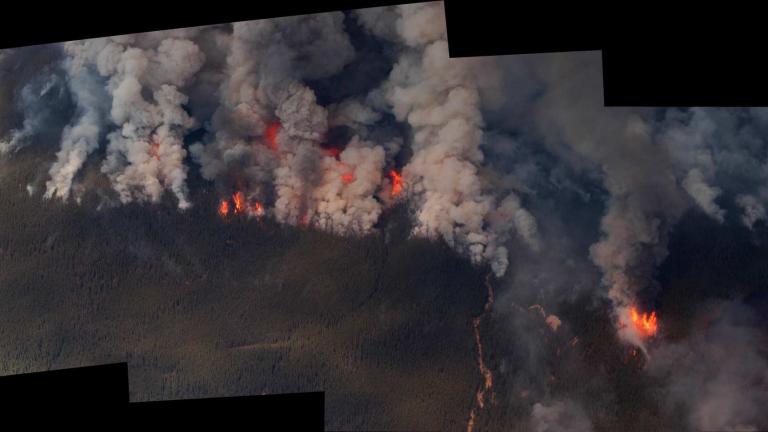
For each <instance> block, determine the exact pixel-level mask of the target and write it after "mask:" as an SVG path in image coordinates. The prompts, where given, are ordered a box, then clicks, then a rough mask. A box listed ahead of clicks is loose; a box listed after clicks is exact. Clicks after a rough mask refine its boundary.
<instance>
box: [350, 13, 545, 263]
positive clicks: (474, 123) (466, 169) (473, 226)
mask: <svg viewBox="0 0 768 432" xmlns="http://www.w3.org/2000/svg"><path fill="white" fill-rule="evenodd" d="M359 15H360V16H361V21H362V22H363V23H364V24H367V25H368V28H369V30H370V31H372V32H374V33H376V34H378V35H380V36H383V37H394V38H395V40H397V41H398V42H399V43H400V44H402V52H401V54H400V57H399V59H398V60H397V63H396V64H395V66H394V69H393V70H392V72H391V74H390V77H389V80H388V81H387V82H386V83H385V84H384V85H383V87H382V88H381V89H380V94H374V95H373V96H374V100H375V98H376V97H377V96H378V97H380V98H381V99H383V101H379V102H378V103H379V104H380V105H387V106H388V107H390V108H391V109H392V112H393V114H394V115H395V117H396V118H397V119H398V120H400V121H407V122H408V124H410V126H411V127H412V129H413V134H414V135H413V142H412V149H413V157H412V159H411V160H410V161H409V162H408V164H407V165H406V166H405V167H404V168H403V176H404V179H405V183H406V184H407V185H408V186H409V194H410V196H411V199H412V200H414V205H415V206H416V207H417V209H418V210H417V213H416V226H415V228H414V231H413V232H414V234H415V235H419V236H425V237H438V236H439V237H442V238H443V239H444V240H445V241H446V242H447V243H448V244H450V245H451V246H453V247H454V248H456V249H457V250H459V251H462V252H465V253H466V254H468V255H469V257H470V258H471V259H472V261H473V262H475V263H480V262H485V261H487V262H490V263H491V266H492V267H493V270H494V272H495V273H496V275H497V276H501V275H503V274H504V273H505V272H506V269H507V265H508V258H507V249H506V247H505V246H504V242H505V240H506V239H507V235H508V231H509V229H511V228H514V229H516V230H517V231H518V232H519V233H520V234H521V235H522V237H523V239H524V240H526V241H527V242H528V244H529V245H530V246H531V247H534V248H537V247H538V242H537V235H536V230H537V229H536V224H535V220H534V218H533V217H532V216H531V215H530V213H528V212H527V211H526V210H525V209H523V208H522V206H521V205H520V201H519V199H518V198H517V196H515V195H510V196H509V197H507V198H506V199H505V200H504V201H503V203H502V204H501V205H499V204H498V203H497V199H496V197H494V196H493V195H492V194H490V193H488V191H487V190H486V188H485V186H484V184H483V179H482V178H481V177H480V175H479V173H478V170H479V167H480V166H481V165H482V163H483V153H482V151H481V148H480V147H481V144H482V142H483V131H482V127H483V119H482V114H481V111H480V86H481V85H489V86H490V85H493V82H494V80H495V79H496V75H495V72H496V67H495V64H494V60H493V59H491V58H480V59H451V58H449V57H448V42H447V38H446V28H445V16H444V10H443V6H442V4H441V3H427V4H416V5H402V6H399V7H397V9H395V10H394V11H392V10H389V11H388V10H370V11H366V10H364V11H360V12H359ZM387 19H389V21H388V25H387V21H386V20H387ZM494 220H495V221H497V223H492V221H494ZM505 221H511V222H512V223H511V224H510V223H507V222H505Z"/></svg>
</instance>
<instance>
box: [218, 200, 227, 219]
mask: <svg viewBox="0 0 768 432" xmlns="http://www.w3.org/2000/svg"><path fill="white" fill-rule="evenodd" d="M228 214H229V201H227V200H221V202H220V203H219V216H221V217H225V216H227V215H228Z"/></svg>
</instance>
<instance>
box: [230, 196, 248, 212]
mask: <svg viewBox="0 0 768 432" xmlns="http://www.w3.org/2000/svg"><path fill="white" fill-rule="evenodd" d="M232 202H233V203H234V204H235V214H240V213H242V212H243V211H245V196H244V195H243V193H242V192H240V191H237V192H235V193H234V194H232Z"/></svg>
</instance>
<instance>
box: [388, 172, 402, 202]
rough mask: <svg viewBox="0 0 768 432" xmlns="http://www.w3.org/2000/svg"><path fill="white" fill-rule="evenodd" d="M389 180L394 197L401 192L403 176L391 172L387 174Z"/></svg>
mask: <svg viewBox="0 0 768 432" xmlns="http://www.w3.org/2000/svg"><path fill="white" fill-rule="evenodd" d="M389 178H390V179H392V196H393V197H396V196H398V195H400V193H401V192H402V191H403V176H402V175H400V174H399V173H398V172H397V171H395V170H392V171H390V172H389Z"/></svg>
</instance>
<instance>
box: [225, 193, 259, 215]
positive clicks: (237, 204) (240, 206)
mask: <svg viewBox="0 0 768 432" xmlns="http://www.w3.org/2000/svg"><path fill="white" fill-rule="evenodd" d="M230 204H231V205H230ZM218 213H219V216H221V217H222V218H223V217H226V216H229V215H230V214H232V215H238V214H246V215H248V216H256V217H262V216H264V214H265V209H264V205H263V204H262V203H260V202H259V201H254V202H253V203H252V204H251V203H248V200H247V199H246V198H245V194H244V193H243V192H241V191H237V192H235V193H233V194H232V197H231V198H230V199H222V200H221V201H220V202H219V208H218Z"/></svg>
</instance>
